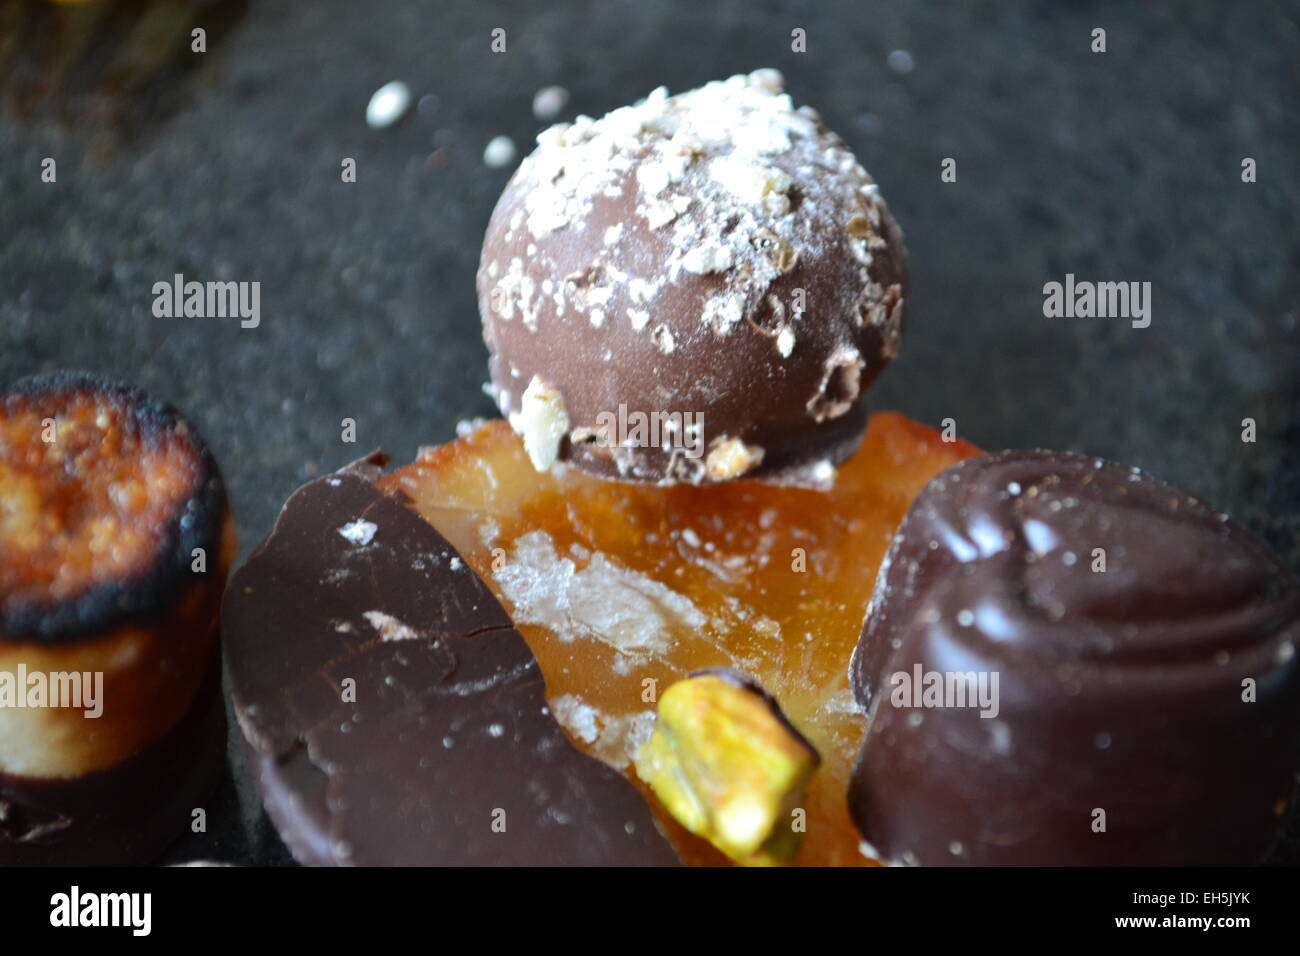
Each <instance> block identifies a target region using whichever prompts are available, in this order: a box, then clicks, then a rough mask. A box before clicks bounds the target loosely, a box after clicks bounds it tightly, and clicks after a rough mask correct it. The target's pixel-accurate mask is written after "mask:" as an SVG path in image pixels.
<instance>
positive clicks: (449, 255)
mask: <svg viewBox="0 0 1300 956" xmlns="http://www.w3.org/2000/svg"><path fill="white" fill-rule="evenodd" d="M196 26H200V27H202V28H203V29H204V30H205V37H206V41H205V42H206V52H204V53H194V52H193V51H192V49H191V47H192V34H191V32H190V31H191V30H192V29H193V28H194V27H196ZM497 28H500V29H503V30H504V31H505V52H500V53H495V52H493V50H492V31H493V30H494V29H497ZM1096 28H1102V29H1104V30H1105V31H1106V52H1104V53H1094V52H1093V51H1092V47H1093V45H1094V38H1093V30H1094V29H1096ZM796 30H802V31H804V36H805V37H806V51H805V52H795V51H794V50H792V32H793V31H796ZM762 66H773V67H777V68H779V69H780V70H782V71H783V72H784V73H785V75H786V81H787V89H788V91H789V92H790V93H791V95H792V96H793V98H794V100H795V102H796V103H801V104H802V103H807V104H811V105H813V106H815V107H816V108H817V109H818V110H820V111H821V113H822V116H823V118H824V120H825V122H826V123H827V125H828V126H830V127H831V128H832V129H833V130H835V131H837V132H838V133H840V134H841V136H843V137H844V138H845V139H846V140H847V141H848V143H849V144H850V146H852V147H853V148H854V149H855V150H856V151H857V153H858V156H859V158H860V159H861V160H862V162H863V164H864V165H865V166H866V167H867V169H868V170H870V172H871V173H872V174H873V175H874V176H875V178H876V179H877V181H878V182H879V183H880V186H881V190H882V192H883V194H884V196H885V197H886V198H887V200H888V202H889V204H890V206H891V208H892V210H893V212H894V214H895V216H896V217H897V219H898V221H899V222H900V223H901V224H902V226H903V229H904V231H905V233H906V236H907V241H908V246H909V249H910V253H911V267H912V295H911V324H910V327H909V328H908V329H907V331H906V334H905V337H904V341H903V349H902V353H901V355H900V357H899V358H898V360H897V361H896V362H895V363H894V365H893V366H892V367H891V368H890V369H889V370H888V371H887V372H886V373H885V375H884V376H883V378H882V380H881V381H880V382H879V384H877V385H876V386H875V387H874V388H873V389H872V390H871V392H870V393H869V395H868V401H869V403H870V404H871V405H872V406H873V407H875V408H894V409H899V410H901V411H903V412H905V413H907V414H908V415H911V416H913V417H915V418H918V419H921V420H923V421H927V422H931V423H934V424H938V423H939V422H940V421H941V420H942V419H944V418H953V419H955V420H956V422H957V428H958V431H959V433H960V434H961V435H962V436H963V437H965V438H968V439H970V440H972V441H974V442H976V443H977V444H979V445H982V446H984V447H986V448H989V449H994V448H1001V447H1012V446H1018V447H1028V446H1033V447H1051V448H1058V449H1072V450H1080V451H1085V452H1087V453H1090V454H1096V455H1103V456H1106V457H1110V458H1114V459H1118V460H1120V461H1122V462H1125V463H1127V464H1134V465H1140V466H1142V467H1145V468H1147V469H1149V470H1151V471H1153V472H1154V473H1155V474H1157V475H1159V476H1161V477H1163V478H1166V479H1168V480H1171V481H1173V482H1175V483H1177V484H1180V485H1183V486H1185V487H1186V488H1188V489H1189V490H1191V491H1192V492H1194V493H1195V494H1198V495H1200V496H1202V497H1204V498H1206V499H1209V500H1210V501H1212V502H1214V503H1215V504H1217V505H1219V506H1221V507H1224V508H1227V509H1229V510H1231V511H1232V512H1234V513H1235V514H1236V515H1237V516H1238V517H1239V518H1240V519H1241V520H1242V521H1243V522H1244V523H1245V524H1246V525H1248V526H1249V527H1251V528H1252V529H1253V530H1255V531H1257V532H1259V533H1260V534H1262V535H1264V536H1265V537H1266V538H1267V539H1268V540H1269V541H1270V543H1272V544H1273V545H1274V546H1275V547H1276V548H1278V549H1279V550H1280V551H1281V552H1282V553H1283V554H1284V555H1286V556H1287V557H1288V559H1289V560H1290V562H1291V564H1292V566H1293V567H1296V568H1297V569H1300V232H1298V231H1297V229H1296V226H1295V223H1296V211H1297V209H1298V208H1300V202H1298V200H1300V181H1298V178H1297V174H1298V173H1300V164H1298V163H1297V147H1298V146H1300V113H1298V112H1297V109H1296V103H1297V102H1298V101H1300V96H1298V95H1297V94H1298V93H1300V3H1296V2H1289V3H1287V2H1268V0H1264V2H1254V3H1249V4H1234V5H1231V6H1225V5H1222V4H1219V3H1214V2H1181V3H1169V4H1134V3H1129V2H1116V3H1101V2H1095V3H1092V2H1074V3H1058V2H1041V3H1033V2H998V3H992V2H989V3H980V2H969V0H931V2H919V0H916V2H909V0H883V2H862V0H855V2H852V3H848V2H845V3H827V2H821V3H813V2H774V0H723V2H717V3H701V2H699V0H662V2H660V0H604V2H591V3H581V2H571V3H558V2H557V3H548V4H534V3H522V2H518V3H504V2H503V3H490V2H449V0H444V2H415V0H404V2H399V0H386V2H383V3H370V4H357V3H355V2H350V0H312V2H303V3H285V2H275V0H206V2H203V0H91V2H86V3H78V4H58V3H54V2H52V0H0V381H8V380H10V379H13V378H18V377H21V376H24V375H27V374H30V373H33V372H39V371H44V370H48V369H52V368H58V367H80V368H86V369H91V370H95V371H99V372H103V373H106V374H109V375H112V376H115V377H118V378H122V379H125V380H128V381H131V382H134V383H136V384H139V385H141V386H143V387H145V388H146V389H148V390H149V391H151V392H154V393H155V394H157V395H159V396H160V397H163V398H166V399H168V400H170V401H172V402H173V403H174V404H176V405H178V406H179V407H181V408H182V409H183V410H184V411H185V412H186V413H187V414H188V415H189V416H190V417H191V418H192V419H193V420H194V421H195V422H196V423H197V424H198V425H199V426H200V428H201V429H202V431H203V432H204V433H205V435H206V437H207V438H208V440H209V442H210V444H211V445H212V446H213V449H214V451H215V453H216V455H217V459H218V461H219V462H220V464H221V466H222V468H223V470H224V472H225V474H226V477H227V481H228V484H229V486H230V491H231V498H232V503H233V507H234V509H235V515H236V519H237V523H238V528H239V532H240V539H241V540H240V543H241V556H243V555H247V553H248V552H249V550H251V548H252V547H254V546H255V545H256V544H257V543H258V541H259V540H260V539H261V538H262V537H263V536H264V535H265V533H266V532H267V530H268V529H269V527H270V524H271V522H272V521H273V520H274V517H275V514H276V512H277V510H278V508H279V506H280V504H281V503H282V502H283V500H284V499H285V498H286V497H287V496H288V494H289V493H290V492H291V491H292V490H293V488H294V487H296V486H297V485H298V484H300V483H301V482H303V481H304V480H307V479H309V478H311V477H312V476H314V475H316V474H319V473H321V472H323V471H327V470H330V469H333V468H335V467H338V466H339V465H342V464H344V463H345V462H347V461H349V460H351V459H353V458H356V457H358V456H360V455H361V454H364V453H365V452H367V451H369V450H370V449H372V448H374V447H378V446H382V447H384V448H385V449H387V450H388V451H389V452H390V453H392V454H393V455H394V456H395V458H396V459H397V460H398V461H403V460H409V459H410V458H411V457H412V456H413V455H414V454H415V452H416V449H417V447H418V446H420V445H424V444H434V443H438V442H443V441H446V440H447V439H449V438H451V437H453V436H454V434H455V426H456V423H457V421H458V420H460V419H466V418H470V417H473V416H479V415H491V414H493V413H494V409H493V407H492V405H491V404H490V403H489V402H488V400H487V399H486V398H485V396H484V395H483V392H482V384H483V382H484V381H485V380H486V377H487V371H486V351H485V349H484V347H483V344H482V338H481V335H480V331H479V319H478V311H477V306H476V302H475V297H474V270H475V267H476V264H477V259H478V252H479V245H480V242H481V239H482V235H483V230H484V227H485V226H486V224H487V220H488V216H489V214H490V213H491V210H492V206H493V204H494V202H495V200H496V197H497V196H498V194H499V193H500V191H501V189H502V187H503V186H504V184H505V182H506V180H507V178H508V177H509V175H510V172H511V171H512V169H513V168H514V165H515V164H516V162H517V159H513V158H510V157H509V150H508V148H507V147H506V146H505V145H504V144H502V143H500V142H498V143H497V144H495V145H494V147H493V149H491V150H487V146H488V144H489V142H490V141H492V140H493V139H494V138H496V137H501V136H504V137H508V138H509V139H510V140H512V141H513V143H515V144H516V145H517V147H518V150H519V152H520V154H522V153H526V152H527V151H529V150H530V149H531V148H532V144H533V139H534V137H535V135H536V134H537V132H538V131H539V130H540V129H541V128H543V127H544V126H545V125H547V123H545V122H543V121H541V120H539V119H538V118H537V116H536V115H535V113H534V97H535V94H536V93H537V92H538V91H539V90H541V89H542V88H545V87H550V86H560V87H563V88H564V90H565V91H567V94H568V99H567V103H565V104H564V105H563V107H562V108H561V110H560V113H559V116H558V117H557V118H558V119H560V120H564V119H571V118H572V117H573V116H574V115H576V114H577V113H587V114H591V115H597V116H598V115H600V114H602V113H604V112H606V111H608V110H610V109H613V108H615V107H617V106H620V105H623V104H626V103H629V102H632V101H634V100H636V99H638V98H640V97H642V96H644V95H645V94H646V93H648V92H649V91H650V90H651V89H653V88H654V87H656V86H659V85H661V84H662V85H666V86H667V87H668V88H669V90H670V91H671V92H679V91H682V90H685V89H689V88H691V87H694V86H698V85H700V84H701V83H704V82H706V81H708V80H711V79H717V78H722V77H726V76H728V75H730V74H733V73H737V72H747V71H750V70H752V69H755V68H757V67H762ZM394 80H398V81H402V82H403V83H405V84H407V86H408V87H409V90H410V93H411V100H410V103H409V108H408V109H407V110H406V112H405V115H403V116H402V117H401V118H400V119H398V120H397V121H396V122H393V123H392V124H391V125H387V126H383V127H382V128H375V127H373V126H371V125H368V123H367V116H366V114H367V104H368V103H369V101H370V99H371V96H372V94H373V93H375V91H376V90H378V89H379V88H380V87H382V86H383V85H385V84H386V83H389V82H390V81H394ZM552 105H553V104H552ZM389 118H391V117H389ZM485 150H486V155H485ZM949 157H950V158H953V159H955V160H956V172H957V179H956V182H951V183H945V182H942V181H941V179H940V172H941V163H942V162H943V160H944V159H945V158H949ZM47 158H52V159H54V160H55V164H56V166H55V168H56V171H57V172H56V180H55V181H54V182H45V181H43V178H42V172H43V161H44V160H45V159H47ZM345 158H352V159H355V161H356V182H354V183H346V182H343V181H342V177H341V175H340V173H341V164H342V162H343V160H344V159H345ZM1246 158H1251V159H1253V160H1254V161H1255V167H1256V180H1257V181H1256V182H1254V183H1244V182H1243V181H1242V162H1243V160H1244V159H1246ZM502 159H504V160H505V162H504V164H502V162H501V161H502ZM176 273H182V274H183V275H184V276H185V278H186V279H187V280H199V281H207V280H221V281H226V280H235V281H249V282H252V281H257V282H260V283H261V322H260V325H259V326H258V327H257V328H248V329H245V328H241V327H240V323H239V321H238V320H237V319H195V318H189V319H186V318H157V317H155V316H154V315H153V313H152V305H153V293H152V287H153V284H154V283H155V282H159V281H170V280H171V278H172V276H173V275H174V274H176ZM1066 273H1073V274H1074V275H1075V276H1076V277H1077V278H1078V279H1089V280H1097V281H1137V282H1150V283H1151V285H1152V313H1151V318H1152V321H1151V325H1150V327H1149V328H1145V329H1134V328H1132V327H1131V325H1130V323H1129V322H1128V321H1127V320H1124V319H1103V318H1078V319H1069V318H1046V317H1044V315H1043V285H1044V283H1046V282H1049V281H1061V280H1063V279H1064V277H1065V274H1066ZM344 418H352V419H354V420H355V421H356V434H357V441H356V443H355V444H345V443H344V442H343V441H341V421H342V420H343V419H344ZM1245 418H1251V419H1253V420H1254V421H1255V422H1256V424H1257V436H1256V441H1255V442H1254V443H1250V444H1247V443H1243V441H1242V440H1241V437H1242V429H1243V426H1242V420H1243V419H1245ZM228 790H229V792H228V793H227V794H226V795H225V797H224V798H223V799H225V800H226V801H227V803H228V804H229V806H230V808H232V811H231V814H230V819H229V820H227V821H225V822H222V823H220V824H215V823H214V825H213V831H214V832H213V833H211V834H209V835H208V836H207V837H202V838H199V837H196V838H194V839H193V840H192V841H191V843H190V844H189V845H186V846H183V847H180V848H178V849H177V851H176V856H177V858H189V857H192V856H195V855H206V856H209V857H214V858H217V859H231V860H234V859H257V860H263V861H272V862H274V861H279V860H283V859H285V857H284V854H283V850H282V849H280V848H279V846H278V843H277V841H276V840H275V838H274V837H273V836H272V835H269V834H267V833H265V832H264V831H263V830H262V829H261V828H260V825H259V824H258V822H257V814H256V811H255V805H251V804H250V803H249V802H248V800H247V799H245V800H244V801H243V806H244V813H243V817H242V819H240V816H239V813H238V809H237V804H236V791H235V787H234V785H233V784H232V785H231V787H229V788H228ZM213 816H214V818H215V817H216V816H219V814H215V813H214V814H213Z"/></svg>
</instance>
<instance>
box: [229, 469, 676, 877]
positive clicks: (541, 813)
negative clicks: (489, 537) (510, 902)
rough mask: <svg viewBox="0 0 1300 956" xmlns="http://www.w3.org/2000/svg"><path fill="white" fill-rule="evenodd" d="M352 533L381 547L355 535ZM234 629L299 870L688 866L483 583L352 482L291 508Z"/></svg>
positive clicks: (270, 786) (258, 734)
mask: <svg viewBox="0 0 1300 956" xmlns="http://www.w3.org/2000/svg"><path fill="white" fill-rule="evenodd" d="M363 474H366V473H363ZM355 522H365V523H366V524H365V525H364V528H365V530H366V533H365V534H344V533H341V532H340V529H346V528H349V527H351V528H356V527H358V526H357V525H356V524H354V523H355ZM371 525H373V529H372V528H371V527H370V526H371ZM223 634H224V640H225V651H226V658H227V664H228V668H229V672H230V679H231V689H232V696H233V699H234V707H235V712H236V714H237V715H238V717H239V723H240V727H241V729H242V730H243V733H244V738H245V741H246V745H247V749H248V753H249V756H250V759H251V762H252V763H253V765H254V767H255V770H256V777H257V780H258V784H259V787H260V788H261V790H262V793H263V796H264V798H265V801H266V807H267V811H268V813H269V815H270V816H271V818H272V820H273V821H274V822H275V824H276V826H277V828H278V829H279V831H280V833H281V835H282V836H283V837H284V839H285V842H286V844H287V845H288V846H289V848H290V849H291V850H292V851H293V853H294V855H295V856H296V857H297V858H298V859H299V860H300V861H301V862H303V863H309V864H317V865H412V866H416V865H457V864H473V865H497V864H513V865H520V864H522V865H532V864H535V865H556V864H583V865H638V864H658V865H674V864H676V863H677V862H678V860H677V856H676V854H675V853H674V852H673V850H672V849H671V847H670V846H669V844H668V843H667V841H666V840H665V839H664V837H663V836H662V834H661V833H660V832H659V830H658V829H657V827H656V824H655V822H654V820H653V816H652V814H651V812H650V809H649V807H648V805H647V804H646V802H645V799H644V798H643V797H642V796H641V794H640V793H639V792H638V791H637V790H636V789H635V787H634V786H633V785H632V784H630V783H629V782H628V781H627V780H625V779H624V778H623V777H622V776H621V775H620V774H618V773H617V772H616V771H614V770H611V769H610V768H608V767H606V766H605V765H604V764H602V763H600V762H599V761H597V760H595V759H593V758H591V757H588V756H586V755H584V754H582V753H581V752H580V751H578V750H577V749H576V748H575V747H574V746H573V745H572V744H571V743H570V741H569V740H568V738H567V737H566V736H565V734H564V731H563V729H562V728H561V727H560V725H559V724H558V723H557V722H556V720H555V718H554V717H553V716H552V714H551V713H550V710H549V708H548V706H547V703H546V698H545V683H544V680H543V678H542V674H541V670H540V668H539V667H538V665H537V660H536V658H535V657H534V656H533V654H532V651H531V650H530V649H529V648H528V645H527V644H526V643H525V641H524V639H523V637H522V636H521V635H520V634H519V632H518V631H517V630H516V629H515V627H514V625H513V624H512V622H511V620H510V618H509V616H508V615H507V614H506V612H505V611H504V609H503V608H502V607H501V605H500V604H499V603H498V602H497V601H496V599H495V598H494V597H493V596H492V595H491V593H490V592H489V591H488V590H487V588H486V587H485V586H484V584H483V583H482V581H480V580H479V578H478V577H477V576H476V575H475V574H474V573H473V572H472V571H471V570H470V569H469V567H468V566H467V565H466V564H465V563H464V562H463V561H462V560H461V558H460V556H459V555H458V554H457V553H456V551H455V550H454V549H453V548H452V547H451V545H450V544H449V543H448V542H447V541H446V539H445V538H443V537H442V535H440V534H439V533H438V532H437V531H436V530H435V529H434V528H433V527H432V526H431V525H429V524H428V523H427V522H425V521H424V520H423V519H422V518H421V517H420V516H419V515H417V514H416V513H415V512H414V511H412V510H411V509H409V508H408V507H406V506H405V504H404V503H403V502H402V501H401V500H398V499H396V498H393V497H389V496H386V495H384V494H382V493H381V492H379V491H378V490H377V489H376V488H375V487H374V486H373V485H372V484H371V483H370V482H369V481H367V480H366V478H365V477H363V476H362V475H359V474H357V473H356V472H355V470H354V471H353V472H352V473H339V474H335V475H330V476H327V477H325V478H322V479H320V480H318V481H315V482H312V483H311V484H308V485H306V486H304V487H303V488H301V489H299V490H298V491H297V492H296V493H295V494H294V495H293V497H292V498H290V500H289V502H288V503H287V504H286V505H285V508H284V510H283V512H282V513H281V515H280V518H279V520H278V521H277V523H276V526H275V529H274V530H273V531H272V533H271V535H270V537H269V538H268V539H267V540H266V541H265V542H264V543H263V544H262V545H261V546H260V547H259V548H258V550H257V551H256V552H255V553H254V555H253V556H252V557H251V558H250V559H249V561H248V563H247V564H246V565H245V566H244V567H243V568H242V569H241V570H240V571H239V572H238V573H237V574H236V575H235V577H234V579H233V580H232V582H231V586H230V588H229V590H228V592H227V597H226V601H225V604H224V607H223Z"/></svg>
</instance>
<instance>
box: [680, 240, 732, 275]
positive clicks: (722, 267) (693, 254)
mask: <svg viewBox="0 0 1300 956" xmlns="http://www.w3.org/2000/svg"><path fill="white" fill-rule="evenodd" d="M734 263H735V257H734V256H733V255H732V252H731V249H730V247H728V246H724V245H722V244H721V243H718V242H709V243H705V244H703V245H698V246H695V247H694V248H692V249H690V250H689V251H688V252H687V253H686V255H684V256H682V268H683V269H685V270H686V271H687V272H694V273H695V274H696V275H707V274H708V273H710V272H725V271H726V270H728V269H730V268H731V267H732V265H733V264H734Z"/></svg>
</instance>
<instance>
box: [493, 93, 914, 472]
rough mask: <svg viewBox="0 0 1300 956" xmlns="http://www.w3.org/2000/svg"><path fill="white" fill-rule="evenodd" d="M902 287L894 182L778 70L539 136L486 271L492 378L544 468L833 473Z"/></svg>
mask: <svg viewBox="0 0 1300 956" xmlns="http://www.w3.org/2000/svg"><path fill="white" fill-rule="evenodd" d="M906 295H907V266H906V254H905V252H904V248H903V241H902V234H901V232H900V231H899V228H898V226H897V225H896V224H895V222H894V220H893V218H892V217H891V216H890V214H889V210H888V209H887V208H886V206H885V203H884V200H883V199H882V198H881V196H880V195H879V193H878V191H877V187H876V184H875V183H874V182H873V181H872V179H871V177H870V176H869V175H867V172H866V170H864V169H863V168H862V166H861V165H860V164H859V163H858V162H857V160H856V159H855V158H854V156H853V154H852V152H850V151H849V149H848V148H847V147H846V146H845V145H844V142H843V141H842V140H841V139H840V138H839V137H837V136H836V135H835V134H833V133H831V132H830V131H828V130H827V129H826V128H825V127H824V126H823V125H822V123H821V121H820V119H819V117H818V115H817V113H816V112H815V111H813V110H811V109H809V108H808V107H802V108H800V109H795V108H794V107H793V105H792V103H791V100H790V97H789V96H788V95H786V94H784V93H783V92H782V79H781V75H780V74H779V73H777V72H776V71H775V70H758V71H756V72H754V73H751V74H749V75H748V76H733V77H731V78H730V79H728V80H726V81H720V82H714V83H709V84H707V85H706V86H703V87H701V88H700V89H697V90H693V91H691V92H688V93H682V94H680V95H677V96H671V97H670V96H668V95H667V92H666V91H665V90H664V89H663V88H660V89H657V90H655V91H654V92H653V93H651V94H650V95H649V96H648V97H646V99H644V100H643V101H641V102H640V103H637V104H636V105H634V106H627V107H623V108H621V109H617V110H615V111H613V112H612V113H609V114H608V115H606V116H605V117H603V118H602V119H599V120H593V119H591V118H590V117H586V116H580V117H578V119H577V120H575V121H574V122H573V123H571V124H561V125H558V126H553V127H551V128H550V129H548V130H546V131H545V132H543V133H542V134H541V135H540V136H539V137H538V146H537V149H536V150H535V151H534V152H533V153H532V154H531V155H530V156H528V157H527V158H526V159H525V160H524V161H523V163H522V164H521V165H520V167H519V169H518V171H517V172H516V173H515V175H514V177H513V178H512V179H511V180H510V182H509V184H508V185H507V186H506V189H505V192H504V193H503V194H502V196H501V199H500V201H499V202H498V203H497V207H496V210H495V211H494V212H493V214H492V219H491V222H490V223H489V225H488V230H487V236H486V238H485V240H484V243H483V254H482V259H481V262H480V265H479V271H478V296H479V308H480V311H481V313H482V317H483V327H484V337H485V339H486V341H487V344H488V347H489V349H490V351H491V375H492V388H493V391H494V394H495V397H496V399H497V401H498V404H499V405H500V408H501V411H502V413H503V414H504V415H506V416H507V417H508V418H509V420H510V422H511V424H512V425H513V426H514V428H515V430H516V431H517V432H519V433H520V434H522V435H523V437H524V442H525V445H526V447H527V449H528V452H529V455H530V457H531V459H532V461H533V464H534V466H535V467H537V468H538V469H540V470H544V469H545V468H547V467H549V465H550V464H551V463H552V462H553V461H555V460H556V459H557V458H560V459H565V460H571V461H572V462H574V463H575V464H576V465H577V466H578V467H579V468H581V469H583V470H584V471H588V472H591V473H593V474H596V475H600V476H604V477H609V478H615V479H622V480H627V481H641V482H659V483H675V482H683V481H686V482H697V483H698V482H710V481H723V480H726V479H730V478H736V477H739V476H742V475H746V476H750V475H766V476H770V477H772V478H773V479H776V480H786V481H795V482H810V481H811V480H812V478H814V477H815V476H817V475H825V474H826V473H827V471H828V469H829V467H830V466H831V465H833V464H835V463H838V462H839V461H840V460H842V459H843V458H844V457H846V456H847V455H848V454H849V453H850V452H851V451H852V450H853V449H854V448H855V447H856V446H857V443H858V442H859V440H860V438H861V435H862V430H863V427H864V422H865V414H864V411H863V408H862V403H861V402H860V401H859V399H860V396H861V395H862V392H863V391H864V390H865V389H866V388H867V386H869V385H870V384H871V383H872V381H874V379H875V378H876V376H877V375H879V374H880V371H881V370H882V369H883V368H884V367H885V365H886V364H887V363H888V362H889V361H890V359H892V358H893V356H894V355H895V353H896V352H897V351H898V346H899V339H900V336H901V334H902V326H903V320H904V314H905V304H906Z"/></svg>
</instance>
